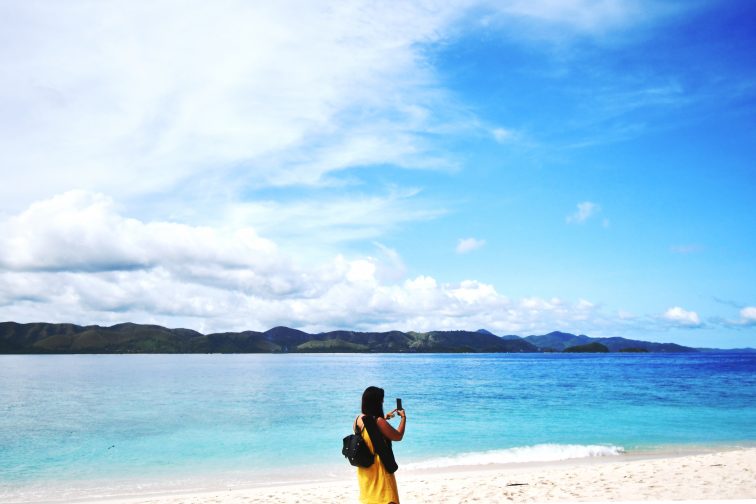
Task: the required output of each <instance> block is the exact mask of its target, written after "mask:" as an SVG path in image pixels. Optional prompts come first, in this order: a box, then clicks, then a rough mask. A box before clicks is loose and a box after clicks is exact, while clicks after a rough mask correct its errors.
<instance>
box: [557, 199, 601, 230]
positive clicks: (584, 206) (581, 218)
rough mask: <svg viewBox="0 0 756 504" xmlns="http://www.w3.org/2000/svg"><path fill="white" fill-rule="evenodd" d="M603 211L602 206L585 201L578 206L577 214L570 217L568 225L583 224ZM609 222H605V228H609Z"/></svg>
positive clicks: (567, 218)
mask: <svg viewBox="0 0 756 504" xmlns="http://www.w3.org/2000/svg"><path fill="white" fill-rule="evenodd" d="M600 211H601V206H599V205H597V204H596V203H593V202H591V201H583V202H581V203H578V204H577V210H576V211H575V213H573V214H571V215H568V216H567V217H566V219H565V220H566V221H567V223H568V224H583V223H584V222H586V221H587V220H588V219H590V218H591V217H593V216H594V215H596V214H598V213H599V212H600ZM608 225H609V221H608V220H605V223H604V227H608Z"/></svg>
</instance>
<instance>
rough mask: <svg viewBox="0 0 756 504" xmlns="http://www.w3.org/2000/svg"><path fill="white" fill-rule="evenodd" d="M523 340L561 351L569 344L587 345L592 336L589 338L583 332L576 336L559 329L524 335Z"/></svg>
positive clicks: (539, 346)
mask: <svg viewBox="0 0 756 504" xmlns="http://www.w3.org/2000/svg"><path fill="white" fill-rule="evenodd" d="M525 340H526V341H529V342H530V343H532V344H534V345H535V346H537V347H538V348H541V349H544V350H552V351H557V352H561V351H563V350H564V349H565V348H567V347H571V346H576V345H587V344H588V343H591V342H592V341H593V339H592V338H589V337H588V336H585V335H584V334H581V335H579V336H576V335H574V334H570V333H563V332H559V331H554V332H550V333H548V334H544V335H542V336H526V337H525Z"/></svg>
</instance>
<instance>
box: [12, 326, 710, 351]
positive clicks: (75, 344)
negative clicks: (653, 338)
mask: <svg viewBox="0 0 756 504" xmlns="http://www.w3.org/2000/svg"><path fill="white" fill-rule="evenodd" d="M563 351H567V352H695V351H697V350H696V349H694V348H690V347H685V346H681V345H677V344H675V343H655V342H649V341H639V340H629V339H625V338H591V337H589V336H586V335H575V334H570V333H563V332H559V331H555V332H551V333H548V334H544V335H540V336H538V335H532V336H526V337H520V336H516V335H506V336H497V335H495V334H492V333H491V332H489V331H486V330H483V329H481V330H478V331H430V332H401V331H387V332H355V331H330V332H324V333H317V334H310V333H306V332H304V331H300V330H297V329H292V328H289V327H274V328H273V329H270V330H268V331H265V332H258V331H242V332H223V333H212V334H202V333H199V332H197V331H193V330H191V329H168V328H165V327H161V326H158V325H142V324H133V323H125V324H117V325H114V326H111V327H102V326H98V325H90V326H79V325H75V324H50V323H31V324H19V323H16V322H2V323H0V353H1V354H69V353H318V352H321V353H323V352H329V353H330V352H334V353H345V352H349V353H360V352H376V353H398V352H403V353H410V352H415V353H455V352H460V353H461V352H469V353H535V352H563Z"/></svg>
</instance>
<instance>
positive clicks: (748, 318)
mask: <svg viewBox="0 0 756 504" xmlns="http://www.w3.org/2000/svg"><path fill="white" fill-rule="evenodd" d="M740 321H741V324H744V325H756V306H746V307H745V308H743V309H741V310H740Z"/></svg>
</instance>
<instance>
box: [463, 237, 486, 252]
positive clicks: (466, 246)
mask: <svg viewBox="0 0 756 504" xmlns="http://www.w3.org/2000/svg"><path fill="white" fill-rule="evenodd" d="M485 244H486V240H478V239H476V238H460V239H459V242H457V247H456V251H457V254H466V253H468V252H472V251H473V250H476V249H479V248H481V247H482V246H484V245H485Z"/></svg>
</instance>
